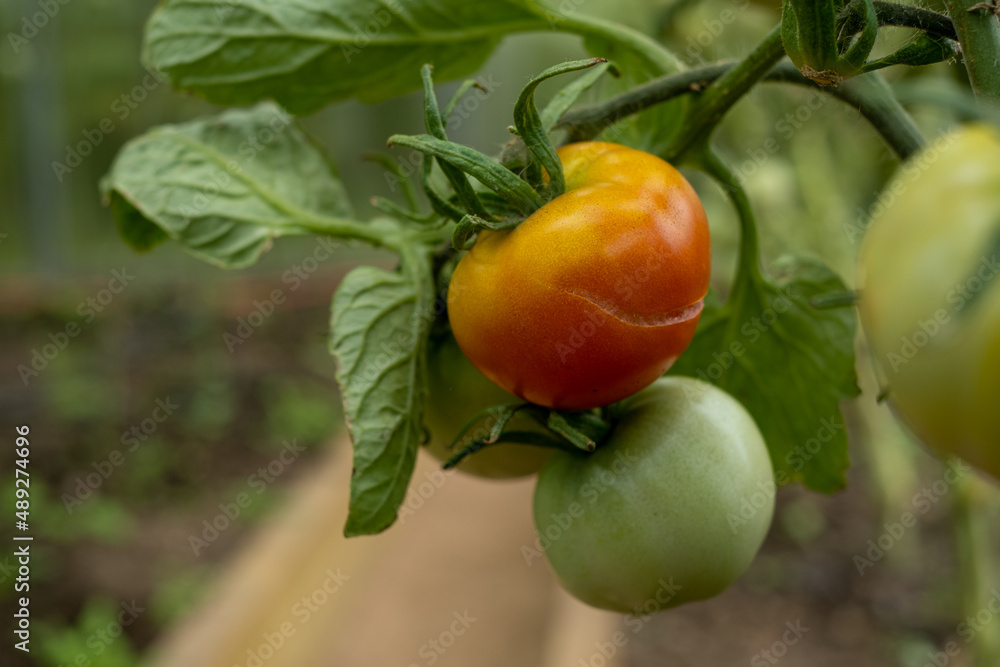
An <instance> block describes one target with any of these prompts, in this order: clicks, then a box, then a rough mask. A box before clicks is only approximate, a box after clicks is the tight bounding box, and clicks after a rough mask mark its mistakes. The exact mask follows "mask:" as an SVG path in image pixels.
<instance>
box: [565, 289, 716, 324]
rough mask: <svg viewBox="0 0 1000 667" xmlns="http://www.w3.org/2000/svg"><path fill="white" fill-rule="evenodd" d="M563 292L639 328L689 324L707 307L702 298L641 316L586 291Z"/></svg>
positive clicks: (567, 290) (568, 290)
mask: <svg viewBox="0 0 1000 667" xmlns="http://www.w3.org/2000/svg"><path fill="white" fill-rule="evenodd" d="M562 291H563V292H565V293H566V294H572V295H573V296H576V297H579V298H581V299H583V300H584V301H587V302H589V303H591V304H593V305H595V306H597V307H598V308H599V309H600V310H601V311H603V312H605V313H607V314H608V315H610V316H611V317H613V318H615V319H616V320H618V321H620V322H624V323H625V324H631V325H632V326H637V327H664V326H669V325H672V324H680V323H681V322H687V321H690V320H692V319H695V318H697V317H698V316H700V315H701V311H702V309H703V308H704V307H705V299H704V297H702V298H701V299H698V300H697V301H696V302H694V303H692V304H690V305H687V306H682V307H681V308H675V309H674V310H670V311H667V312H665V313H657V314H653V315H640V314H637V313H632V312H629V311H627V310H623V309H622V308H620V307H618V306H617V305H616V304H614V303H612V302H611V301H608V300H607V299H602V298H601V297H599V296H597V295H594V294H591V293H590V292H586V291H584V290H576V289H566V288H564V289H563V290H562Z"/></svg>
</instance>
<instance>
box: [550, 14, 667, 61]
mask: <svg viewBox="0 0 1000 667" xmlns="http://www.w3.org/2000/svg"><path fill="white" fill-rule="evenodd" d="M546 17H547V18H548V20H549V23H550V24H551V25H552V27H553V28H556V29H559V30H565V31H567V32H573V33H576V34H578V35H582V36H584V37H599V38H601V39H605V40H608V41H609V42H613V43H615V44H619V45H621V46H624V47H627V48H628V49H629V50H631V51H633V52H635V53H636V54H638V55H640V56H642V57H643V58H644V59H645V60H646V61H648V62H649V63H650V64H651V65H653V66H654V67H655V68H656V69H658V70H660V71H661V72H664V73H670V72H677V71H680V70H682V69H684V66H683V64H682V63H681V61H680V60H679V59H678V58H677V56H676V55H674V54H673V52H671V51H670V50H669V49H668V48H667V47H665V46H663V45H662V44H660V43H659V42H657V41H656V40H655V39H653V38H652V37H649V36H648V35H645V34H643V33H641V32H639V31H638V30H633V29H632V28H629V27H628V26H624V25H621V24H619V23H614V22H612V21H605V20H603V19H599V18H595V17H592V16H586V15H584V14H581V13H579V12H573V13H571V14H556V13H554V12H552V13H548V12H547V13H546Z"/></svg>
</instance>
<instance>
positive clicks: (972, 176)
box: [859, 126, 1000, 479]
mask: <svg viewBox="0 0 1000 667" xmlns="http://www.w3.org/2000/svg"><path fill="white" fill-rule="evenodd" d="M885 192H886V193H887V194H886V195H884V196H883V199H884V200H885V201H886V202H887V204H886V206H885V210H884V213H883V214H882V215H880V216H878V217H876V218H875V219H874V220H873V221H872V224H871V227H870V228H869V230H868V232H867V234H866V235H865V239H864V242H863V244H862V248H861V254H860V258H859V268H860V275H859V285H860V287H861V302H860V310H861V321H862V324H863V326H864V330H865V333H866V335H867V339H868V341H869V344H870V345H871V347H872V349H873V352H874V356H875V358H876V359H877V360H878V365H879V367H880V368H881V370H882V372H883V379H884V381H885V382H886V385H887V388H888V398H889V402H890V404H891V405H892V407H893V410H894V411H895V413H896V414H897V415H898V416H899V417H900V418H901V420H902V421H903V422H904V423H905V424H907V426H908V427H909V428H910V430H911V431H913V433H914V434H915V435H916V436H917V437H918V438H919V439H921V440H922V441H923V442H924V443H926V444H927V445H929V446H931V447H932V448H934V449H936V450H938V451H939V452H941V453H944V454H954V455H957V456H959V457H961V458H963V459H965V460H966V461H968V462H969V463H971V464H973V465H975V466H977V467H979V468H980V469H982V470H985V471H986V472H988V473H990V474H991V475H992V476H993V477H994V478H997V479H1000V264H998V263H997V260H998V257H997V256H998V254H1000V252H998V250H1000V132H998V131H997V130H996V129H995V128H990V127H986V126H967V127H964V128H962V129H960V130H959V131H957V133H955V134H950V135H945V136H943V137H941V138H939V139H938V140H937V141H935V142H933V143H932V144H931V145H930V146H929V147H928V149H927V150H926V151H924V152H923V153H921V154H919V155H917V156H916V157H915V158H914V159H912V160H911V161H910V162H908V163H907V164H904V165H903V167H902V168H901V169H900V172H899V173H898V174H897V175H896V177H895V179H894V180H893V182H891V183H890V184H889V185H888V186H887V187H886V190H885ZM888 193H892V194H893V195H894V197H893V199H892V200H891V201H890V200H889V198H888V197H889V194H888Z"/></svg>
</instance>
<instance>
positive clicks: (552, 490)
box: [522, 376, 775, 613]
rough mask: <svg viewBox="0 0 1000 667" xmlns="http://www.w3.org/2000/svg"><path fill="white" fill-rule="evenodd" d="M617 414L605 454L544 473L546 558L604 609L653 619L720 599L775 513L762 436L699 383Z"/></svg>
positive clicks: (677, 382) (665, 390) (541, 502)
mask: <svg viewBox="0 0 1000 667" xmlns="http://www.w3.org/2000/svg"><path fill="white" fill-rule="evenodd" d="M618 408H620V413H621V417H620V419H619V421H618V423H617V424H616V425H615V428H614V431H612V432H611V434H610V436H609V437H608V439H607V440H606V441H605V442H604V443H602V444H601V446H600V447H598V448H597V450H596V451H595V452H593V453H592V454H584V453H582V452H580V453H575V452H574V453H570V452H561V451H560V452H556V453H555V454H554V455H553V456H552V458H551V459H550V460H549V462H548V463H546V464H545V466H544V467H543V468H542V471H541V473H539V476H538V485H537V486H536V487H535V501H534V517H535V528H536V530H537V531H538V544H537V545H536V546H537V547H538V548H539V549H538V550H542V551H544V553H545V556H546V557H547V559H548V561H549V563H550V564H551V565H552V569H553V570H555V572H556V574H557V575H558V577H559V581H560V582H561V583H562V585H563V586H564V587H565V588H566V590H568V591H569V592H570V593H572V594H573V595H575V596H576V597H578V598H579V599H580V600H583V601H584V602H586V603H587V604H590V605H593V606H595V607H600V608H602V609H612V610H616V611H621V612H634V613H651V612H654V611H657V610H660V609H666V608H669V607H674V606H676V605H679V604H682V603H684V602H691V601H693V600H703V599H705V598H708V597H711V596H713V595H716V594H718V593H720V592H721V591H723V590H724V589H725V588H726V587H727V586H729V585H730V584H732V583H733V582H734V581H735V580H736V579H737V578H738V577H739V576H740V575H741V574H743V572H744V571H745V570H746V569H747V567H749V565H750V563H751V561H753V559H754V556H756V554H757V551H758V549H760V545H761V543H762V542H763V541H764V537H765V535H767V531H768V528H769V527H770V525H771V518H772V515H773V513H774V494H775V483H774V473H773V472H772V468H771V457H770V455H769V454H768V450H767V446H766V445H765V443H764V438H763V437H762V436H761V434H760V430H758V428H757V425H756V424H755V423H754V420H753V418H752V417H751V416H750V414H749V413H748V412H747V411H746V409H744V407H743V406H742V405H741V404H740V403H739V401H737V400H736V399H735V398H733V397H732V396H730V395H729V394H727V393H726V392H724V391H722V390H721V389H719V388H718V387H715V386H713V385H710V384H708V383H705V382H702V381H700V380H695V379H693V378H685V377H677V376H671V377H666V378H662V379H660V380H657V381H656V382H654V383H653V385H652V386H650V387H648V388H646V389H644V390H643V391H641V392H639V393H638V394H636V395H635V396H632V397H630V398H628V399H626V400H624V401H622V403H621V405H620V406H616V409H618ZM522 553H524V554H525V557H526V558H527V557H528V555H529V553H528V552H525V551H522ZM531 555H534V552H532V553H531Z"/></svg>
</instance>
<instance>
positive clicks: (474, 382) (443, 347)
mask: <svg viewBox="0 0 1000 667" xmlns="http://www.w3.org/2000/svg"><path fill="white" fill-rule="evenodd" d="M511 403H523V401H522V400H521V399H519V398H518V397H516V396H514V395H512V394H508V393H507V392H506V391H504V390H503V389H501V388H500V387H498V386H496V385H495V384H493V383H492V382H490V381H489V380H488V379H487V378H486V376H485V375H483V374H482V373H480V372H479V370H478V369H477V368H476V367H475V366H473V365H472V363H471V362H470V361H469V360H468V359H466V358H465V355H464V354H462V350H460V349H459V347H458V343H456V342H455V339H454V338H453V337H451V336H448V338H446V339H444V340H443V341H440V342H439V343H437V344H435V345H434V346H433V347H432V348H431V350H430V352H429V355H428V398H427V405H426V407H425V411H424V424H425V425H426V426H427V429H428V430H429V431H430V440H429V441H428V443H427V451H428V452H430V453H431V454H432V455H433V456H434V457H435V458H437V459H438V460H440V461H442V462H444V461H447V460H448V459H449V458H451V457H452V455H453V454H454V453H455V452H457V451H458V450H459V449H461V448H462V447H464V446H465V445H468V444H470V443H471V442H472V441H473V440H475V439H476V438H480V437H483V436H485V435H488V434H489V432H490V428H491V427H492V426H493V424H495V423H496V417H493V416H488V417H486V418H484V419H482V420H480V421H479V422H478V423H477V424H476V425H475V427H474V428H472V429H471V430H470V431H469V433H468V434H467V435H466V436H465V437H464V438H463V440H462V442H461V443H460V444H458V445H457V446H456V447H455V448H454V449H452V447H451V445H452V442H453V440H454V439H455V438H456V437H457V436H458V433H459V431H460V430H461V429H462V427H463V426H465V425H466V424H467V423H468V421H469V420H470V419H472V418H473V417H474V416H475V415H476V413H478V412H480V411H482V410H485V409H486V408H489V407H492V406H494V405H501V404H511ZM507 430H517V431H525V430H532V431H540V430H542V428H541V426H539V425H538V424H537V422H535V421H534V420H532V419H530V418H528V417H522V416H521V415H515V416H514V418H513V419H512V420H511V421H510V422H509V423H508V424H507ZM550 454H551V450H548V449H544V448H542V447H536V446H533V445H519V444H516V443H503V444H497V445H491V446H489V447H486V448H484V449H482V450H480V451H478V452H476V453H475V454H472V455H471V456H469V457H467V458H466V459H465V460H464V461H462V462H461V463H460V464H459V465H458V467H457V468H456V469H457V470H461V471H462V472H466V473H469V474H471V475H476V476H478V477H488V478H494V479H501V478H509V477H523V476H525V475H531V474H534V473H536V472H538V469H539V468H541V467H542V464H543V463H544V462H545V461H546V460H547V459H548V457H549V456H550Z"/></svg>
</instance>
